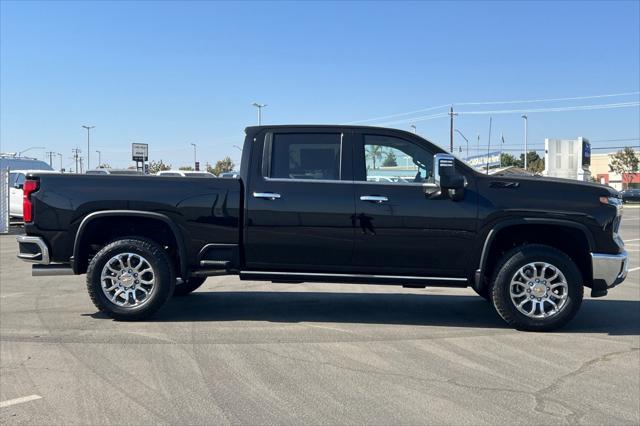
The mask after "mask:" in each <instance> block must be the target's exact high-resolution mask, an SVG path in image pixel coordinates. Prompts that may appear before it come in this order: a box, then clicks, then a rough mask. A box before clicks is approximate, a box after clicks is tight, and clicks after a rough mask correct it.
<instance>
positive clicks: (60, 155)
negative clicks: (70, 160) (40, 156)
mask: <svg viewBox="0 0 640 426" xmlns="http://www.w3.org/2000/svg"><path fill="white" fill-rule="evenodd" d="M56 154H58V157H60V173H62V154H61V153H59V152H57V153H56Z"/></svg>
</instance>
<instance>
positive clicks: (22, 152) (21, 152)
mask: <svg viewBox="0 0 640 426" xmlns="http://www.w3.org/2000/svg"><path fill="white" fill-rule="evenodd" d="M32 149H45V147H44V146H32V147H29V148H27V149H25V150H23V151H20V152H18V157H20V156H21V155H22V154H24V153H25V152H27V151H31V150H32Z"/></svg>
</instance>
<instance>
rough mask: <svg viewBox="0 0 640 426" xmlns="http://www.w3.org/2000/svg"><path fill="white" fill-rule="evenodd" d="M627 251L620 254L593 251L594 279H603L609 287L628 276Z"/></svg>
mask: <svg viewBox="0 0 640 426" xmlns="http://www.w3.org/2000/svg"><path fill="white" fill-rule="evenodd" d="M627 258H628V256H627V252H626V251H623V252H622V253H620V254H601V253H591V266H592V268H593V279H594V281H595V280H602V281H604V282H605V283H606V285H607V288H611V287H614V286H616V285H618V284H620V283H621V282H622V281H624V279H625V278H626V277H627V272H628V269H629V262H628V260H627Z"/></svg>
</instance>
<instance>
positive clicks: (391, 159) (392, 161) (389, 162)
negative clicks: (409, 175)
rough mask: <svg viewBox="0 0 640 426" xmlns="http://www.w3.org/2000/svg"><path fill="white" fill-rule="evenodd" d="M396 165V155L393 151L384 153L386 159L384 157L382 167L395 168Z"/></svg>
mask: <svg viewBox="0 0 640 426" xmlns="http://www.w3.org/2000/svg"><path fill="white" fill-rule="evenodd" d="M397 165H398V160H397V158H396V154H395V153H394V152H393V151H388V152H387V153H386V157H384V161H383V162H382V167H396V166H397Z"/></svg>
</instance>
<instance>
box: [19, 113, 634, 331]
mask: <svg viewBox="0 0 640 426" xmlns="http://www.w3.org/2000/svg"><path fill="white" fill-rule="evenodd" d="M23 189H24V216H25V217H24V218H25V231H26V235H20V236H18V242H19V247H20V248H19V254H18V257H19V258H21V259H23V260H26V261H28V262H34V263H35V264H34V265H33V267H32V268H33V275H52V274H55V275H65V274H87V288H88V291H89V295H90V296H91V299H92V300H93V302H94V303H95V305H96V306H97V308H98V309H100V310H101V311H103V312H105V313H107V314H108V315H110V316H112V317H113V318H116V319H123V320H134V319H141V318H144V317H147V316H148V315H150V314H152V313H154V312H155V311H157V310H158V309H159V308H160V307H161V306H162V305H164V303H165V302H166V301H167V300H168V299H169V298H170V297H171V296H172V295H185V294H188V293H190V292H191V291H193V290H195V289H196V288H198V287H199V286H200V285H201V284H202V283H203V282H204V280H205V279H206V277H207V276H212V275H221V274H236V275H239V277H240V279H241V280H267V281H274V282H295V283H298V282H310V281H315V282H340V283H366V284H392V285H402V286H406V287H416V288H424V287H426V286H451V287H466V286H471V287H472V288H473V289H474V290H475V291H476V292H477V293H478V294H479V295H480V296H482V297H484V298H485V299H487V300H490V301H491V302H492V303H493V305H494V306H495V308H496V309H497V311H498V313H499V314H500V316H502V318H504V320H505V321H506V322H507V323H509V324H510V325H512V326H513V327H516V328H518V329H524V330H551V329H554V328H557V327H560V326H562V325H564V324H565V323H567V322H568V321H569V320H570V319H571V318H572V317H573V316H574V315H575V314H576V312H577V311H578V309H579V307H580V304H581V302H582V297H583V288H584V287H585V286H586V287H588V288H590V289H591V295H592V296H594V297H597V296H604V295H606V294H607V290H608V289H609V288H611V287H613V286H615V285H617V284H619V283H620V282H622V281H623V280H624V279H625V277H626V273H627V253H626V251H625V249H624V243H623V241H622V239H621V238H620V236H619V235H618V227H619V225H620V220H621V214H622V206H621V199H620V197H619V194H618V193H617V192H616V191H615V190H613V189H611V188H608V187H606V186H602V185H598V184H591V183H584V182H576V181H568V180H560V179H547V178H542V177H525V176H523V177H516V176H490V175H485V174H482V173H479V172H477V171H475V170H473V169H472V168H470V167H469V166H467V165H466V164H465V163H464V162H462V161H460V160H458V159H456V158H455V157H453V156H451V155H449V154H447V153H446V152H445V151H444V150H443V149H441V148H439V147H438V146H436V145H434V144H432V143H431V142H429V141H427V140H425V139H422V138H421V137H419V136H417V135H415V134H412V133H408V132H404V131H400V130H394V129H384V128H375V127H362V126H314V125H305V126H260V127H248V128H247V129H246V139H245V142H244V149H243V152H242V166H241V171H240V178H239V179H222V178H220V179H197V178H185V177H179V178H174V177H161V176H140V177H138V176H92V175H84V176H82V175H51V174H41V175H38V174H37V173H34V174H31V175H29V177H28V179H27V181H26V182H25V183H24V188H23Z"/></svg>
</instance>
